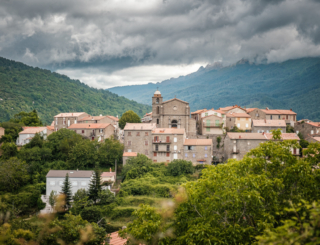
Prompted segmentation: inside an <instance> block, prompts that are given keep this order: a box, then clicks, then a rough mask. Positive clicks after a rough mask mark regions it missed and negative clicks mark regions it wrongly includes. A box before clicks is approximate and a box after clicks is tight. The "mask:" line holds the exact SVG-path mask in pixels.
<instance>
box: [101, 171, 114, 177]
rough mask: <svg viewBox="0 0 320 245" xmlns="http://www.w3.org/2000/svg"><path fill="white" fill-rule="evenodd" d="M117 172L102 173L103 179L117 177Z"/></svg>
mask: <svg viewBox="0 0 320 245" xmlns="http://www.w3.org/2000/svg"><path fill="white" fill-rule="evenodd" d="M115 175H116V172H102V173H101V177H112V176H115Z"/></svg>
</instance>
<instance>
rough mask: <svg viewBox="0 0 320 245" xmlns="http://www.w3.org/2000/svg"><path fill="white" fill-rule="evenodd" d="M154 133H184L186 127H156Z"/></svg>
mask: <svg viewBox="0 0 320 245" xmlns="http://www.w3.org/2000/svg"><path fill="white" fill-rule="evenodd" d="M152 133H153V134H184V133H185V130H184V128H155V129H154V130H153V131H152Z"/></svg>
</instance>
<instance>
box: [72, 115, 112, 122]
mask: <svg viewBox="0 0 320 245" xmlns="http://www.w3.org/2000/svg"><path fill="white" fill-rule="evenodd" d="M105 117H106V116H88V117H84V118H81V119H79V120H78V121H79V122H80V121H89V120H101V119H102V118H105Z"/></svg>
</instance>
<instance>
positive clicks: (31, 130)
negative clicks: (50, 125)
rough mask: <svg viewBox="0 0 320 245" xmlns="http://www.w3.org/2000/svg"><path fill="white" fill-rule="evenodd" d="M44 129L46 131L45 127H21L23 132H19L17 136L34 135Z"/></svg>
mask: <svg viewBox="0 0 320 245" xmlns="http://www.w3.org/2000/svg"><path fill="white" fill-rule="evenodd" d="M45 129H47V127H23V131H21V132H20V133H19V134H36V133H40V132H42V131H43V130H45Z"/></svg>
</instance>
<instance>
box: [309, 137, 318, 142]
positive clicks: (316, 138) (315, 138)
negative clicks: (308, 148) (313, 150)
mask: <svg viewBox="0 0 320 245" xmlns="http://www.w3.org/2000/svg"><path fill="white" fill-rule="evenodd" d="M311 138H312V139H314V140H316V141H319V142H320V137H311Z"/></svg>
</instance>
